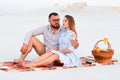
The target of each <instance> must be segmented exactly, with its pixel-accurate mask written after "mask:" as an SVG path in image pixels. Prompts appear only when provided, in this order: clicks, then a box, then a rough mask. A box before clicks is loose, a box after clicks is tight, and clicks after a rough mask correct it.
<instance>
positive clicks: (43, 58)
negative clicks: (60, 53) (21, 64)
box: [27, 52, 53, 65]
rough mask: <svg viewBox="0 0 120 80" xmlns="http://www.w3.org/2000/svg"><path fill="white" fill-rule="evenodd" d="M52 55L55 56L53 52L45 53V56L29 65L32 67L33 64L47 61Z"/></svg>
mask: <svg viewBox="0 0 120 80" xmlns="http://www.w3.org/2000/svg"><path fill="white" fill-rule="evenodd" d="M52 55H53V53H52V52H48V53H45V54H43V55H41V56H40V57H39V58H37V59H35V60H34V61H32V62H31V63H28V64H27V65H32V64H36V63H39V62H41V61H43V60H46V59H47V58H49V57H50V56H52Z"/></svg>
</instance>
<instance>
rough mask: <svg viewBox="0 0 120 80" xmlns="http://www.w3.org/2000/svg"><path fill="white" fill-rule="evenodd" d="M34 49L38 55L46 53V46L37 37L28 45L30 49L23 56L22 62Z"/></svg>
mask: <svg viewBox="0 0 120 80" xmlns="http://www.w3.org/2000/svg"><path fill="white" fill-rule="evenodd" d="M32 48H34V49H35V51H36V52H37V53H38V55H42V54H43V53H45V46H44V44H43V43H42V42H40V41H39V40H38V39H37V38H36V37H32V38H31V39H30V41H29V43H28V49H27V51H26V52H25V53H24V54H21V57H20V59H19V60H20V61H23V60H24V59H25V58H26V56H27V55H28V53H29V52H31V50H32Z"/></svg>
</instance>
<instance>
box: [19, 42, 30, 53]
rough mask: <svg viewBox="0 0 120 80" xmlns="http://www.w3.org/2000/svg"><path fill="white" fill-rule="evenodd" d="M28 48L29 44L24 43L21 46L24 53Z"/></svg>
mask: <svg viewBox="0 0 120 80" xmlns="http://www.w3.org/2000/svg"><path fill="white" fill-rule="evenodd" d="M27 49H28V45H27V44H23V46H22V47H21V49H20V51H21V52H22V54H24V53H26V51H27Z"/></svg>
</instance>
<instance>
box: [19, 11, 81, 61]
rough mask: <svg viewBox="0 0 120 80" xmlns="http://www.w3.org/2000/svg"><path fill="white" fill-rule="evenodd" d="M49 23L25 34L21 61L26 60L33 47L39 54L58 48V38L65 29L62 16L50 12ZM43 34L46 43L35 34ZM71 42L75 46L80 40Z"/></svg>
mask: <svg viewBox="0 0 120 80" xmlns="http://www.w3.org/2000/svg"><path fill="white" fill-rule="evenodd" d="M48 21H49V23H50V24H49V25H45V26H42V27H39V28H37V29H35V30H32V31H30V32H28V34H27V35H26V36H25V39H24V42H23V46H22V47H21V50H20V51H21V53H22V54H21V56H20V58H19V61H20V62H21V61H24V59H25V58H26V56H27V55H28V53H30V51H31V50H32V48H34V49H35V51H36V52H37V53H38V55H42V54H44V53H45V52H46V51H48V50H51V49H58V45H59V44H58V39H59V36H60V34H61V32H62V31H64V29H63V28H62V27H61V26H60V23H59V21H60V18H59V15H58V14H57V13H56V12H52V13H50V14H49V19H48ZM38 35H43V38H44V43H42V42H41V41H39V40H38V39H37V38H36V37H35V36H38ZM71 44H72V45H73V46H74V47H78V45H79V44H78V42H77V40H76V41H71Z"/></svg>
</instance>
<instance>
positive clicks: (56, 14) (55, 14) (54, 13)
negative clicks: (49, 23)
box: [49, 12, 58, 19]
mask: <svg viewBox="0 0 120 80" xmlns="http://www.w3.org/2000/svg"><path fill="white" fill-rule="evenodd" d="M52 15H54V16H58V13H56V12H52V13H50V14H49V19H50V17H51V16H52Z"/></svg>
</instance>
